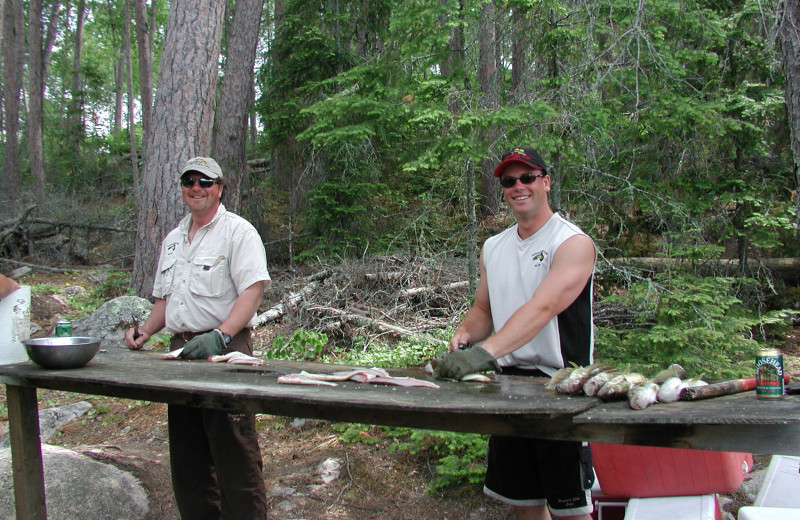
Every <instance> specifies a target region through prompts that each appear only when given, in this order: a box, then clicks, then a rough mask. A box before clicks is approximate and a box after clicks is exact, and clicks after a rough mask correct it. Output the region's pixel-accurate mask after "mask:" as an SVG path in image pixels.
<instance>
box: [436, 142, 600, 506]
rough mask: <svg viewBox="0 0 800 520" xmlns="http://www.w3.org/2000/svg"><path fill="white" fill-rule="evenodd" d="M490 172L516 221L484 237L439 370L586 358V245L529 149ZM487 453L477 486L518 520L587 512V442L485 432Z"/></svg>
mask: <svg viewBox="0 0 800 520" xmlns="http://www.w3.org/2000/svg"><path fill="white" fill-rule="evenodd" d="M494 175H495V177H498V178H499V179H500V185H501V186H502V188H503V196H504V198H505V201H506V203H507V204H508V205H509V207H510V208H511V210H512V211H513V212H514V216H515V218H516V224H515V225H514V226H512V227H510V228H509V229H507V230H505V231H503V232H502V233H500V234H498V235H495V236H493V237H490V238H489V239H488V240H486V242H485V244H484V246H483V251H482V252H481V261H480V281H479V283H478V289H477V292H476V294H475V302H474V304H473V306H472V308H471V309H470V310H469V312H468V313H467V315H466V317H465V318H464V321H463V323H461V325H459V326H458V328H457V329H456V330H455V333H454V334H453V338H452V339H451V340H450V346H449V348H450V353H449V354H448V355H447V356H445V357H444V358H443V359H442V360H441V361H440V362H439V365H438V366H437V368H436V374H437V376H438V377H443V378H451V379H460V378H461V377H463V376H464V375H466V374H469V373H472V372H481V371H487V370H497V369H502V372H503V373H504V374H515V375H530V376H539V377H545V376H549V375H552V374H553V373H554V372H555V371H556V370H558V369H559V368H562V367H564V366H567V365H568V364H569V362H570V361H571V362H574V363H576V364H578V365H582V366H585V365H588V364H590V363H591V362H592V357H593V349H594V339H593V335H592V275H593V272H594V263H595V259H596V252H595V247H594V243H593V242H592V240H591V239H590V238H589V237H588V236H587V235H586V234H585V233H584V232H583V231H581V230H580V229H579V228H578V227H577V226H575V225H574V224H572V223H571V222H568V221H567V220H565V219H564V218H563V217H561V216H560V215H559V214H558V213H555V212H554V211H553V210H552V209H551V208H550V203H549V200H548V194H549V192H550V186H551V179H550V176H549V174H548V173H547V169H546V167H545V164H544V161H542V159H541V157H540V156H539V154H538V153H537V152H536V150H534V149H532V148H514V149H512V150H511V151H509V152H508V153H506V154H505V155H504V156H503V157H502V159H501V161H500V164H499V165H498V166H497V168H496V169H495V172H494ZM480 341H483V343H482V344H481V345H480V346H477V345H476V346H471V345H473V344H475V343H477V342H480ZM487 461H488V468H487V472H486V480H485V484H484V492H485V493H486V494H487V495H489V496H492V497H494V498H496V499H497V500H500V501H502V502H505V503H508V504H510V505H512V506H513V508H514V514H515V518H516V519H517V520H533V519H535V520H546V519H549V518H551V516H552V517H557V518H560V519H568V520H589V519H590V518H591V516H590V513H591V512H592V501H591V493H590V488H591V486H592V482H593V480H594V476H593V472H592V465H591V453H590V452H589V447H588V445H585V444H584V443H580V442H571V441H549V440H540V439H532V438H519V437H505V436H498V435H493V436H492V437H491V439H490V440H489V451H488V454H487Z"/></svg>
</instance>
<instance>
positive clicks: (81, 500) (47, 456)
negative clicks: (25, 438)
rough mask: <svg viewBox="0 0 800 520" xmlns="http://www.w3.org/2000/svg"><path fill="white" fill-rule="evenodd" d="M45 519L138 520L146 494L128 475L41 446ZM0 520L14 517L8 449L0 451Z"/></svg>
mask: <svg viewBox="0 0 800 520" xmlns="http://www.w3.org/2000/svg"><path fill="white" fill-rule="evenodd" d="M42 460H43V464H44V481H45V485H44V486H45V497H46V499H47V518H49V519H50V520H74V519H75V518H80V519H81V520H116V519H119V520H139V519H141V518H144V516H145V515H146V514H147V511H148V509H149V506H148V503H147V494H146V493H145V491H144V489H143V488H142V486H141V484H140V483H139V481H138V480H137V479H136V478H134V477H133V475H131V474H130V473H127V472H125V471H122V470H120V469H118V468H116V467H115V466H112V465H110V464H104V463H102V462H97V461H95V460H92V459H90V458H89V457H87V456H85V455H81V454H79V453H76V452H74V451H71V450H68V449H65V448H61V447H59V446H51V445H48V444H43V445H42ZM0 518H15V509H14V485H13V477H12V469H11V450H10V449H3V450H0Z"/></svg>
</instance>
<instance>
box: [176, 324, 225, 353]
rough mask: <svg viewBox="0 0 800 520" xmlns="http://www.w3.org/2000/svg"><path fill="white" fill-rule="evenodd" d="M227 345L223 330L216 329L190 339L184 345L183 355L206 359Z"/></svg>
mask: <svg viewBox="0 0 800 520" xmlns="http://www.w3.org/2000/svg"><path fill="white" fill-rule="evenodd" d="M224 347H225V339H224V338H223V337H222V331H221V330H219V329H214V330H212V331H210V332H206V333H205V334H200V335H199V336H195V337H194V338H192V339H191V340H189V341H188V342H187V343H186V345H184V346H183V352H181V357H182V358H183V359H205V358H207V357H209V356H216V355H217V354H219V353H220V352H222V349H223V348H224Z"/></svg>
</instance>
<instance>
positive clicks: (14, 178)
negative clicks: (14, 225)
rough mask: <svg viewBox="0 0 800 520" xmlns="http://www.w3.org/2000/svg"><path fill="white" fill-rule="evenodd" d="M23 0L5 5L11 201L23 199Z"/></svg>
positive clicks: (6, 172) (6, 157)
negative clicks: (21, 182)
mask: <svg viewBox="0 0 800 520" xmlns="http://www.w3.org/2000/svg"><path fill="white" fill-rule="evenodd" d="M24 28H25V23H24V19H23V10H22V0H5V5H4V6H3V72H4V75H5V78H4V79H5V89H4V93H3V103H4V107H5V134H6V135H5V138H6V142H5V148H4V152H3V178H4V183H3V194H4V197H5V200H6V201H8V202H16V201H17V200H18V199H19V107H20V92H21V90H22V68H23V67H22V65H23V62H22V60H23V55H24V54H25V53H24V45H25V34H24Z"/></svg>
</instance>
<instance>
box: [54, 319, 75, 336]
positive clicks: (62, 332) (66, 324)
mask: <svg viewBox="0 0 800 520" xmlns="http://www.w3.org/2000/svg"><path fill="white" fill-rule="evenodd" d="M53 335H54V336H55V337H57V338H65V337H69V336H72V322H71V321H69V320H58V321H57V322H56V326H55V327H54V329H53Z"/></svg>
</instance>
